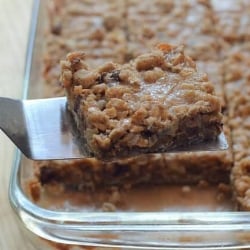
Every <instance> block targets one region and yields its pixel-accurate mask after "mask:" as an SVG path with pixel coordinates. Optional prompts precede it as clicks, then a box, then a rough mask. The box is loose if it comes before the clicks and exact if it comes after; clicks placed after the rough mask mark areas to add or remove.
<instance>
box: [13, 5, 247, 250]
mask: <svg viewBox="0 0 250 250" xmlns="http://www.w3.org/2000/svg"><path fill="white" fill-rule="evenodd" d="M45 4H46V1H38V0H37V1H34V8H33V18H32V25H31V32H30V39H29V45H28V51H27V63H26V73H25V79H24V98H38V97H41V93H42V92H43V91H46V90H44V89H43V88H44V85H43V84H39V82H40V81H42V79H40V78H39V76H41V64H42V63H41V56H40V55H41V50H42V46H43V39H42V36H43V27H44V25H45V24H46V18H44V13H45ZM39 95H40V96H39ZM32 175H33V172H32V161H30V160H28V159H25V158H24V156H22V155H21V153H20V152H19V151H18V152H17V153H16V157H15V161H14V164H13V168H12V174H11V179H10V187H9V198H10V202H11V205H12V207H13V209H14V211H15V212H16V214H17V215H18V217H19V219H20V220H21V222H22V223H23V225H24V226H25V227H26V228H27V229H29V230H30V231H31V232H33V233H35V234H36V235H38V236H39V237H41V238H43V239H45V240H49V241H52V242H57V243H63V244H70V245H78V246H91V247H96V249H99V248H102V249H103V248H108V249H110V248H113V247H114V248H121V249H132V248H133V249H171V250H173V249H249V248H250V213H249V212H236V211H232V210H233V209H232V205H228V204H223V205H221V204H220V205H219V206H217V205H216V206H215V207H212V208H211V207H209V206H208V203H207V202H206V201H205V202H201V201H198V203H197V200H199V194H198V196H197V195H196V198H195V196H194V197H192V199H193V203H195V202H196V204H197V205H190V199H191V198H190V199H189V198H187V200H188V201H187V202H186V203H184V204H181V205H180V204H178V202H173V204H172V205H171V206H169V207H167V205H166V204H163V205H162V206H163V207H164V206H166V207H164V209H163V208H162V207H161V208H160V209H159V208H157V209H155V208H152V209H148V210H146V209H142V208H138V207H137V208H136V209H127V210H126V209H124V210H121V211H117V212H101V211H98V210H95V209H92V210H91V208H89V207H87V208H86V207H84V206H82V205H79V204H77V203H76V204H73V205H72V203H71V198H72V197H69V196H67V195H65V196H64V195H61V197H60V199H61V200H63V202H61V203H60V205H58V206H55V203H53V206H51V205H48V204H49V201H46V200H45V202H44V203H43V204H35V203H33V202H32V201H31V199H30V198H29V196H28V194H27V191H26V189H25V181H26V180H27V179H29V178H31V177H32ZM177 189H178V188H177ZM177 189H171V190H172V191H173V190H174V192H175V196H176V195H177V196H178V192H179V191H178V190H177ZM162 192H164V190H163V191H162ZM200 195H202V194H200ZM152 196H153V194H152ZM171 196H172V194H169V196H168V198H171ZM145 197H147V198H146V199H148V201H149V202H150V201H151V202H154V201H155V200H154V201H153V200H150V199H151V198H152V197H151V198H150V197H149V195H146V196H145ZM44 199H45V198H44ZM52 199H53V198H52ZM195 200H196V201H195ZM168 201H169V200H168ZM54 202H55V200H54ZM199 202H200V203H199ZM191 203H192V202H191ZM188 204H189V205H188ZM91 249H93V248H91Z"/></svg>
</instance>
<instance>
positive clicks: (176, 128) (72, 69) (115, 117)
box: [61, 44, 222, 159]
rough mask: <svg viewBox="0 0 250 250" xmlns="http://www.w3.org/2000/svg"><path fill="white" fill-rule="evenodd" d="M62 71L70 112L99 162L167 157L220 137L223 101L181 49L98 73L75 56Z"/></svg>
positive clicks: (108, 66)
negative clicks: (148, 155) (150, 155)
mask: <svg viewBox="0 0 250 250" xmlns="http://www.w3.org/2000/svg"><path fill="white" fill-rule="evenodd" d="M61 66H62V73H61V81H62V84H63V86H64V87H65V89H66V92H67V97H68V107H69V110H70V111H71V112H72V113H73V115H74V120H75V122H76V125H77V128H78V130H79V133H80V136H81V137H82V138H83V142H84V143H85V141H86V143H87V146H88V150H89V151H90V153H92V154H93V156H95V157H97V158H101V159H104V158H115V157H129V156H133V155H136V154H141V153H156V152H166V151H168V150H173V149H175V148H176V147H181V146H186V145H189V144H194V143H198V142H201V141H204V140H213V139H215V138H216V137H217V135H218V134H219V133H220V132H221V128H222V115H221V113H220V111H221V105H220V100H219V98H218V97H217V96H215V94H214V87H213V85H212V84H211V83H210V82H209V81H208V78H207V75H206V74H203V73H200V72H198V71H197V70H196V65H195V63H194V62H193V61H192V60H191V58H190V57H188V56H186V55H185V53H184V51H183V47H182V46H178V47H175V46H171V45H168V44H160V45H159V46H158V47H157V48H156V49H155V50H154V51H152V52H149V53H146V54H143V55H141V56H138V57H137V58H136V59H135V60H132V61H130V62H129V63H127V64H124V65H119V64H114V63H106V64H104V65H102V66H100V67H99V68H97V69H93V70H92V69H89V68H88V66H87V64H86V62H85V54H84V53H82V52H73V53H70V54H68V56H67V60H66V61H62V62H61Z"/></svg>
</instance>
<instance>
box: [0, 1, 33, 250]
mask: <svg viewBox="0 0 250 250" xmlns="http://www.w3.org/2000/svg"><path fill="white" fill-rule="evenodd" d="M31 9H32V0H0V96H6V97H13V98H20V97H21V96H22V89H23V87H22V86H23V76H24V66H25V52H26V46H27V41H28V31H29V24H30V19H31V18H30V17H31ZM14 152H15V147H14V146H13V144H12V143H11V142H10V141H9V139H8V138H7V137H6V136H5V135H4V134H3V133H2V131H1V130H0V168H1V172H0V232H1V233H0V250H31V249H32V250H33V249H36V248H35V247H34V245H31V243H30V241H29V240H28V239H27V238H26V236H25V235H24V234H23V232H22V230H21V229H20V227H18V226H17V221H18V220H17V217H16V215H15V214H14V212H13V210H12V208H11V207H10V204H9V200H8V186H9V177H10V170H11V166H12V162H13V157H14Z"/></svg>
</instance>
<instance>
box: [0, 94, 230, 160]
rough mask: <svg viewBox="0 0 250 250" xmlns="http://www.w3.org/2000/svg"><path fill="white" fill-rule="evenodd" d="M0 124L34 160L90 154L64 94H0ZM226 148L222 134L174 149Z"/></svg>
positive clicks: (78, 156) (26, 154) (86, 155)
mask: <svg viewBox="0 0 250 250" xmlns="http://www.w3.org/2000/svg"><path fill="white" fill-rule="evenodd" d="M0 127H1V129H2V130H3V131H4V132H5V133H6V135H7V136H8V137H9V138H10V139H11V140H12V141H13V142H14V144H15V145H16V146H17V147H18V148H19V149H20V150H21V151H22V153H23V154H24V155H25V156H26V157H28V158H30V159H33V160H51V159H74V158H89V157H92V156H91V155H90V153H89V152H88V151H87V150H86V151H84V150H83V149H82V148H81V149H80V147H79V146H78V141H77V137H76V136H75V135H74V133H72V122H71V121H70V115H69V112H68V111H67V109H66V98H65V97H60V98H51V99H36V100H23V101H21V100H14V99H10V98H3V97H0ZM227 148H228V144H227V141H226V138H225V136H224V134H223V133H221V134H220V136H219V137H218V139H217V140H216V141H211V142H205V143H202V144H199V145H198V144H197V145H193V146H188V147H187V148H183V147H182V148H181V149H175V150H174V152H179V151H182V152H183V151H185V152H186V151H187V152H190V151H213V150H225V149H227ZM171 152H173V151H171Z"/></svg>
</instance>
